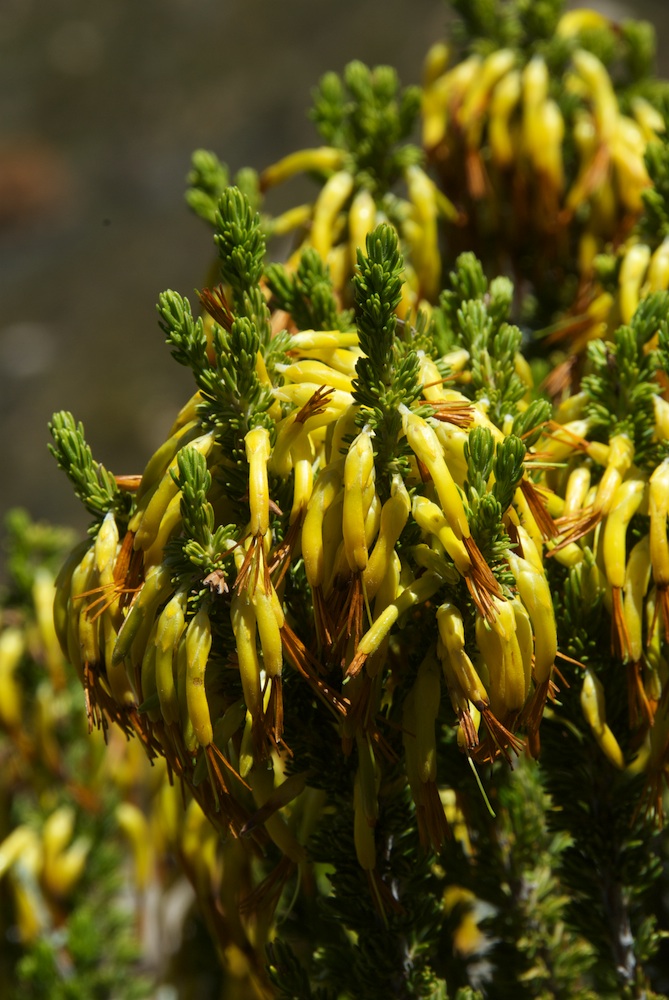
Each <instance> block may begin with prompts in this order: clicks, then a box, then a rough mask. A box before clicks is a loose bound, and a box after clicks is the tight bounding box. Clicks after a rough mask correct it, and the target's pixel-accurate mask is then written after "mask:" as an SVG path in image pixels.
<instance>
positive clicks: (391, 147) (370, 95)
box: [311, 60, 422, 195]
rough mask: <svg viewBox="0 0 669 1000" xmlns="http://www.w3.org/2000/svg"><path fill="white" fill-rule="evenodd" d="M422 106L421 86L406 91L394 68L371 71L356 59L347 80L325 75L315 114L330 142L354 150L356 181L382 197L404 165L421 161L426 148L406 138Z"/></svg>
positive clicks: (346, 73)
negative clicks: (422, 151) (411, 143)
mask: <svg viewBox="0 0 669 1000" xmlns="http://www.w3.org/2000/svg"><path fill="white" fill-rule="evenodd" d="M419 108H420V90H419V88H418V87H407V88H405V89H404V90H401V89H400V83H399V80H398V78H397V73H396V71H395V70H394V69H393V68H392V67H391V66H377V67H375V68H374V69H369V67H368V66H365V65H364V63H361V62H359V61H357V60H356V61H354V62H351V63H349V64H348V66H346V68H345V69H344V73H343V78H342V77H340V76H339V75H338V74H337V73H326V74H325V76H323V77H322V79H321V81H320V85H319V87H318V89H317V90H316V91H315V93H314V108H313V111H312V113H311V117H312V119H313V121H314V122H315V124H316V127H317V129H318V131H319V133H320V134H321V136H322V137H323V139H324V140H325V142H327V143H328V144H329V145H332V146H336V147H338V148H339V149H343V150H346V152H347V153H348V154H349V157H350V160H351V169H352V173H353V174H354V175H355V176H356V181H357V184H358V185H359V186H361V187H366V188H368V189H369V190H370V191H371V192H372V193H373V194H380V195H383V194H385V193H386V191H388V190H390V188H391V187H392V186H393V184H394V183H395V181H396V180H397V179H398V178H399V177H400V176H401V174H402V171H403V170H404V169H405V167H407V166H409V165H410V164H412V163H418V162H419V161H420V160H421V159H422V153H421V151H420V150H419V149H418V148H417V147H416V146H413V145H410V144H408V143H406V142H405V140H406V139H407V137H408V136H409V135H410V134H411V132H412V130H413V128H414V125H415V123H416V120H417V117H418V110H419Z"/></svg>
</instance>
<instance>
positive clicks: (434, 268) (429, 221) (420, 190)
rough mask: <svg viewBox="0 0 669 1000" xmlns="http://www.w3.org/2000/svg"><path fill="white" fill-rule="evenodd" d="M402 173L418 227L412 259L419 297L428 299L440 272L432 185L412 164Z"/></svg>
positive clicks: (434, 198) (436, 290) (434, 291)
mask: <svg viewBox="0 0 669 1000" xmlns="http://www.w3.org/2000/svg"><path fill="white" fill-rule="evenodd" d="M404 176H405V179H406V183H407V189H408V194H409V201H410V202H411V204H412V206H413V210H414V219H415V222H416V223H417V227H418V229H417V233H416V235H417V239H415V240H413V241H412V249H413V253H412V262H413V266H414V269H415V271H416V275H417V276H418V280H419V283H420V292H421V295H422V297H423V298H426V299H428V300H430V301H432V300H433V299H434V298H435V297H436V295H437V294H438V292H439V277H440V274H441V257H440V255H439V238H438V232H437V215H438V209H437V192H436V187H435V184H434V181H432V180H431V179H430V178H429V177H428V176H427V174H426V173H425V171H424V170H423V169H422V168H421V167H419V166H416V165H415V164H413V165H412V166H409V167H407V168H406V170H405V172H404Z"/></svg>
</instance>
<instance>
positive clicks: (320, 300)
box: [265, 247, 353, 330]
mask: <svg viewBox="0 0 669 1000" xmlns="http://www.w3.org/2000/svg"><path fill="white" fill-rule="evenodd" d="M265 278H266V280H267V284H268V286H269V288H270V290H271V292H272V295H273V296H274V299H275V300H276V305H277V307H278V308H279V309H285V310H286V312H289V313H290V314H291V316H292V317H293V320H294V321H295V323H296V325H297V327H298V328H299V329H300V330H350V329H352V327H353V318H352V314H351V312H350V310H348V309H347V310H344V311H340V309H339V306H338V304H337V300H336V298H335V294H334V289H333V286H332V280H331V278H330V273H329V270H328V267H327V265H326V264H324V263H323V261H322V260H321V257H320V254H319V253H318V252H317V251H316V250H314V249H313V247H306V248H305V249H304V250H303V251H302V255H301V257H300V263H299V265H298V268H297V271H296V272H295V273H294V274H291V273H290V272H289V271H288V269H287V268H286V267H284V265H283V264H270V265H269V267H268V268H267V269H266V270H265Z"/></svg>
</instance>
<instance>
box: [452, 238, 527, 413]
mask: <svg viewBox="0 0 669 1000" xmlns="http://www.w3.org/2000/svg"><path fill="white" fill-rule="evenodd" d="M512 298H513V285H512V284H511V282H510V281H509V279H508V278H494V279H493V280H492V281H491V282H490V283H488V280H487V278H486V276H485V274H484V273H483V267H482V266H481V263H480V261H479V260H478V259H477V258H476V257H475V256H474V254H472V253H463V254H461V255H460V256H459V257H458V258H457V260H456V262H455V269H454V270H453V271H452V272H451V274H450V288H448V289H445V290H444V291H443V292H442V293H441V295H440V297H439V308H438V310H437V315H436V316H435V326H436V329H437V334H436V336H437V337H438V339H439V341H440V342H441V344H442V345H443V346H444V347H445V349H446V350H448V349H453V348H455V347H464V348H465V350H466V351H468V353H469V356H470V364H471V383H470V385H469V386H466V387H464V391H465V392H467V393H468V394H469V395H470V397H471V398H472V399H475V400H477V401H478V402H479V403H480V404H482V405H483V406H484V407H485V408H486V410H487V412H488V416H489V417H490V419H491V420H492V422H493V423H494V424H495V425H496V426H497V427H499V428H502V427H504V424H505V421H507V419H508V418H509V416H510V417H516V416H517V414H518V412H519V410H518V403H519V402H520V400H521V399H522V398H523V396H525V394H526V392H527V386H526V385H525V383H524V382H523V380H522V379H521V378H520V376H519V375H518V373H517V372H516V356H517V354H518V352H519V350H520V346H521V341H522V334H521V332H520V330H519V329H518V327H517V326H512V325H511V324H509V323H508V322H507V319H508V316H509V313H510V309H511V301H512Z"/></svg>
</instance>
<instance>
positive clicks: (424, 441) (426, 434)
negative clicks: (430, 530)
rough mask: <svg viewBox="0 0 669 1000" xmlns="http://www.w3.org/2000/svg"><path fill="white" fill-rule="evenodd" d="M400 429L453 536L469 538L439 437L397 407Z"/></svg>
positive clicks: (459, 500)
mask: <svg viewBox="0 0 669 1000" xmlns="http://www.w3.org/2000/svg"><path fill="white" fill-rule="evenodd" d="M399 409H400V412H401V414H402V426H403V428H404V433H405V434H406V436H407V440H408V442H409V445H410V447H411V450H412V451H413V453H414V454H415V456H416V458H418V459H419V460H420V461H421V462H422V463H423V464H424V465H425V466H427V469H428V472H429V473H430V475H431V476H432V481H433V482H434V486H435V489H436V491H437V495H438V497H439V502H440V503H441V507H442V510H443V512H444V514H445V516H446V519H447V520H448V523H449V524H450V526H451V528H452V530H453V532H454V533H455V535H456V537H457V538H459V539H461V538H469V535H470V531H469V522H468V521H467V514H466V512H465V506H464V503H463V500H462V496H461V495H460V491H459V490H458V488H457V486H456V485H455V482H454V480H453V476H452V475H451V473H450V471H449V469H448V466H447V465H446V462H445V461H444V457H443V454H442V450H441V445H440V443H439V438H438V437H437V435H436V434H435V432H434V431H433V429H432V427H430V425H429V424H428V423H427V421H426V420H423V418H422V417H419V416H418V415H417V414H416V413H412V412H411V410H409V409H408V407H406V406H404V405H403V404H401V405H400V408H399Z"/></svg>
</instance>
